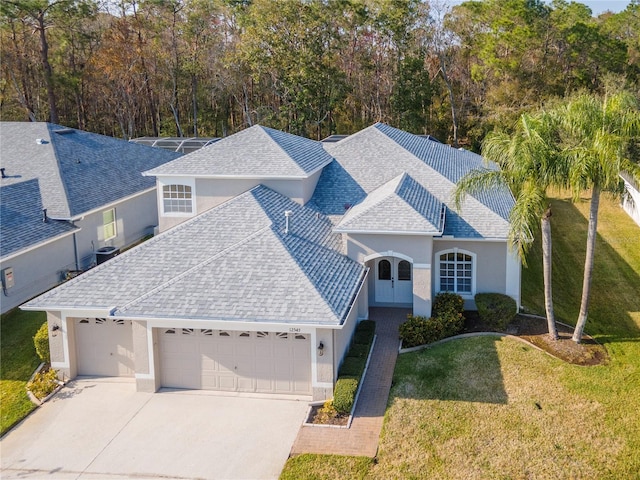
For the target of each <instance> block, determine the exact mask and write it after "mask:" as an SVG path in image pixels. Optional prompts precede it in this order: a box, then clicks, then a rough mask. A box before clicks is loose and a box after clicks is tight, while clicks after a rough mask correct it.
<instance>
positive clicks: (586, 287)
mask: <svg viewBox="0 0 640 480" xmlns="http://www.w3.org/2000/svg"><path fill="white" fill-rule="evenodd" d="M599 207H600V188H599V187H598V186H594V187H593V193H592V194H591V207H590V209H589V232H588V234H587V256H586V258H585V261H584V277H583V280H582V301H581V302H580V316H579V317H578V322H577V323H576V328H575V329H574V331H573V338H572V340H573V341H574V342H576V343H580V341H581V340H582V332H583V331H584V326H585V324H586V323H587V316H588V314H589V297H590V294H591V278H592V276H593V257H594V253H595V250H596V232H597V230H598V208H599Z"/></svg>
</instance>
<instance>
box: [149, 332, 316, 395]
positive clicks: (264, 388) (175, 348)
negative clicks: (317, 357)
mask: <svg viewBox="0 0 640 480" xmlns="http://www.w3.org/2000/svg"><path fill="white" fill-rule="evenodd" d="M160 352H161V353H160V361H161V364H160V368H161V371H162V385H163V386H164V387H172V388H191V389H199V390H224V391H233V392H262V393H282V394H296V395H309V394H311V340H310V335H308V334H301V333H288V332H240V331H232V330H208V329H192V328H168V329H161V330H160Z"/></svg>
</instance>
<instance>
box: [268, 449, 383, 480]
mask: <svg viewBox="0 0 640 480" xmlns="http://www.w3.org/2000/svg"><path fill="white" fill-rule="evenodd" d="M310 464H311V465H313V466H314V469H313V472H310V471H309V470H308V465H310ZM372 464H373V460H372V459H371V458H368V457H343V456H340V455H312V454H305V455H299V456H297V457H294V458H291V459H289V460H288V461H287V464H286V465H285V467H284V470H283V471H282V474H281V475H280V480H299V479H301V478H305V479H307V480H335V479H337V478H350V479H362V478H366V475H367V473H368V472H369V468H370V467H371V465H372ZM345 474H346V475H348V477H345Z"/></svg>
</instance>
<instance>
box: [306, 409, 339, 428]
mask: <svg viewBox="0 0 640 480" xmlns="http://www.w3.org/2000/svg"><path fill="white" fill-rule="evenodd" d="M321 410H322V405H314V406H312V407H311V412H310V413H309V417H308V418H307V423H313V424H314V425H334V426H340V427H346V426H347V424H348V423H349V415H341V414H336V415H335V416H331V415H326V414H324V413H323V412H322V411H321Z"/></svg>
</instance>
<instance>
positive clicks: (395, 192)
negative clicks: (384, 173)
mask: <svg viewBox="0 0 640 480" xmlns="http://www.w3.org/2000/svg"><path fill="white" fill-rule="evenodd" d="M406 175H407V172H406V171H405V172H402V173H401V174H400V175H397V176H395V177H393V178H392V179H391V180H388V181H386V182H385V183H383V184H382V185H380V186H379V187H377V188H375V189H374V190H372V191H371V192H370V193H369V194H368V195H367V196H366V197H364V198H363V199H362V202H360V203H359V204H358V205H360V206H362V204H363V203H364V202H366V200H367V198H370V197H371V195H372V194H374V193H376V192H378V191H379V190H381V189H383V188H384V187H386V186H387V185H389V184H390V183H391V182H393V181H394V180H396V179H397V178H398V177H400V179H399V181H398V184H397V185H396V187H395V188H394V189H393V192H390V193H389V194H388V195H383V196H381V197H380V198H379V199H377V200H375V201H372V202H371V205H369V206H368V207H367V208H364V207H363V209H362V211H361V212H359V213H357V214H355V215H353V217H352V218H350V219H349V221H348V222H347V223H351V222H353V221H354V220H357V219H358V218H360V217H362V216H363V215H364V214H366V213H367V212H369V211H370V210H371V209H372V208H374V207H376V206H378V205H380V204H381V203H382V202H384V201H385V200H387V199H388V198H389V197H391V196H392V195H396V196H397V197H398V198H400V200H402V201H403V202H404V203H406V204H407V205H409V204H408V203H407V202H406V201H405V200H404V199H403V198H402V197H400V195H398V189H399V188H400V186H401V185H402V182H403V181H404V179H405V178H406ZM358 205H354V207H356V206H358ZM409 207H411V208H413V207H412V206H411V205H409ZM414 210H415V209H414ZM348 213H349V210H347V211H346V212H345V214H344V215H345V216H346V215H347V214H348ZM339 223H341V222H339Z"/></svg>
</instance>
